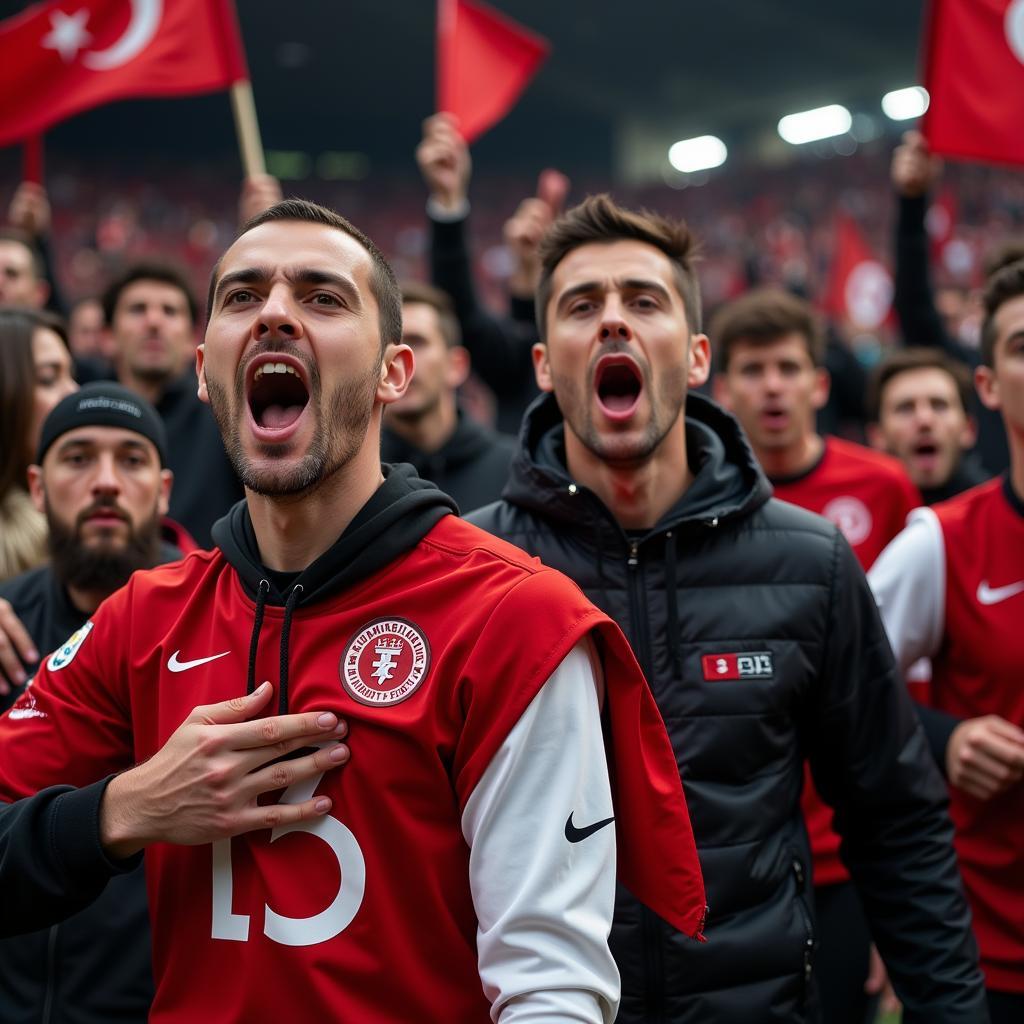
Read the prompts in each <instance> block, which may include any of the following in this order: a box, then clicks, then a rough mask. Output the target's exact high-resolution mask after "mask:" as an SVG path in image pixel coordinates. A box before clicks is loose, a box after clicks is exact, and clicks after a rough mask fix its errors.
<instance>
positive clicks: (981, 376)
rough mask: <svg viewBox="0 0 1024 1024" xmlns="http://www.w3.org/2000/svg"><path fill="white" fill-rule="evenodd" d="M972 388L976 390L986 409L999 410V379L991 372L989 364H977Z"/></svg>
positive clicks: (1000, 406)
mask: <svg viewBox="0 0 1024 1024" xmlns="http://www.w3.org/2000/svg"><path fill="white" fill-rule="evenodd" d="M974 388H975V390H976V391H977V392H978V398H979V399H980V401H981V404H982V405H983V406H985V408H986V409H991V410H992V411H993V412H999V410H1000V409H1001V408H1002V407H1003V401H1002V398H1001V397H1000V395H999V380H998V378H997V377H996V375H995V374H994V373H993V372H992V367H991V366H984V365H982V366H979V367H978V368H977V369H976V370H975V371H974Z"/></svg>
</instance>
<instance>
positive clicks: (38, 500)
mask: <svg viewBox="0 0 1024 1024" xmlns="http://www.w3.org/2000/svg"><path fill="white" fill-rule="evenodd" d="M28 493H29V496H30V497H31V498H32V504H33V506H34V507H35V510H36V511H37V512H44V511H45V510H46V491H45V489H44V488H43V467H42V466H36V465H32V466H29V467H28Z"/></svg>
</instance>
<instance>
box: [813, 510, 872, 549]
mask: <svg viewBox="0 0 1024 1024" xmlns="http://www.w3.org/2000/svg"><path fill="white" fill-rule="evenodd" d="M821 514H822V515H823V516H824V517H825V518H826V519H827V520H829V522H831V523H835V525H836V526H838V527H839V532H840V533H841V534H842V535H843V536H844V537H845V538H846V541H847V543H848V544H849V545H850V547H851V548H855V547H856V546H857V545H858V544H863V543H864V541H866V540H867V539H868V537H870V536H871V526H872V521H871V513H870V512H869V511H868V507H867V505H865V504H864V502H863V501H861V500H860V498H849V497H847V498H833V499H832V500H831V501H830V502H829V503H828V504H827V505H826V506H825V507H824V508H823V509H822V510H821Z"/></svg>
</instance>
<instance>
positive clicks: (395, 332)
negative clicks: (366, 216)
mask: <svg viewBox="0 0 1024 1024" xmlns="http://www.w3.org/2000/svg"><path fill="white" fill-rule="evenodd" d="M281 220H297V221H303V222H305V223H307V224H322V225H323V226H324V227H328V228H335V229H336V230H337V231H343V232H344V233H345V234H346V235H349V236H350V237H351V238H354V239H355V240H356V241H357V242H358V243H359V244H360V245H361V246H362V247H363V248H364V249H365V250H366V251H367V252H368V253H369V254H370V260H371V262H372V264H373V266H372V270H371V272H370V291H371V292H372V293H373V297H374V298H375V299H376V300H377V308H378V310H379V312H380V347H381V351H383V350H384V347H385V346H386V345H389V344H391V343H392V342H396V343H397V342H399V341H401V340H402V293H401V291H400V290H399V287H398V281H397V280H396V279H395V272H394V271H393V270H392V269H391V264H390V263H388V261H387V260H386V259H385V258H384V254H383V253H382V252H381V251H380V249H378V248H377V246H376V245H374V243H373V242H372V241H371V240H370V238H369V237H368V236H367V235H364V234H363V232H362V231H360V230H359V228H357V227H356V226H355V225H354V224H352V223H351V222H349V221H347V220H346V219H345V218H344V217H342V215H341V214H340V213H335V212H334V210H329V209H328V208H327V207H326V206H320V205H319V204H318V203H313V202H310V201H309V200H308V199H284V200H282V201H281V202H279V203H275V204H274V205H273V206H271V207H269V208H268V209H266V210H264V211H263V212H262V213H258V214H256V216H255V217H251V218H250V219H249V220H248V221H246V222H245V224H243V225H242V228H241V230H240V231H239V232H238V234H237V235H236V236H235V241H237V240H238V239H239V238H241V237H242V235H244V234H246V233H247V232H249V231H252V229H253V228H258V227H259V226H260V225H261V224H269V223H271V222H273V221H281ZM223 259H224V257H223V256H221V257H220V259H218V260H217V262H216V263H215V264H214V265H213V270H212V271H211V272H210V290H209V292H208V294H207V298H206V318H207V320H209V318H210V315H211V313H212V312H213V296H214V293H215V292H216V290H217V278H218V277H219V276H220V265H221V260H223Z"/></svg>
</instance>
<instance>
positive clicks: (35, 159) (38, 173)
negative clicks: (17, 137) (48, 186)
mask: <svg viewBox="0 0 1024 1024" xmlns="http://www.w3.org/2000/svg"><path fill="white" fill-rule="evenodd" d="M21 180H22V181H31V182H32V183H33V184H36V185H42V183H43V134H42V132H36V133H35V134H34V135H29V136H28V137H27V138H26V139H25V141H24V142H23V143H22V151H21Z"/></svg>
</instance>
